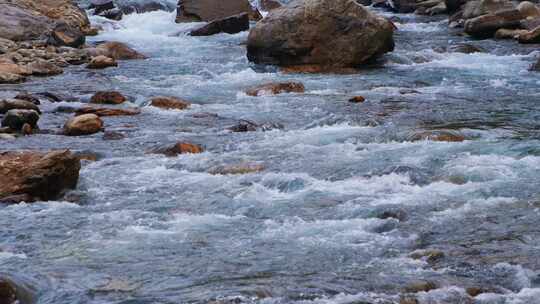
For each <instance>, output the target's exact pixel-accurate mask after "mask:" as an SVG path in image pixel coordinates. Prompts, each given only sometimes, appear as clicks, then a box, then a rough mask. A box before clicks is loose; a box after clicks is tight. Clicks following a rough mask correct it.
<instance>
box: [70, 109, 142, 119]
mask: <svg viewBox="0 0 540 304" xmlns="http://www.w3.org/2000/svg"><path fill="white" fill-rule="evenodd" d="M85 114H95V115H97V116H99V117H102V116H132V115H138V114H141V111H140V110H139V109H113V108H94V107H84V108H81V109H77V110H76V111H75V115H77V116H78V115H85Z"/></svg>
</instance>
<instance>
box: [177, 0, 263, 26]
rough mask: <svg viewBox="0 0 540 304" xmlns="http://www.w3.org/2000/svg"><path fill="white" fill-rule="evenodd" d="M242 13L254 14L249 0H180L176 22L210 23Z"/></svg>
mask: <svg viewBox="0 0 540 304" xmlns="http://www.w3.org/2000/svg"><path fill="white" fill-rule="evenodd" d="M242 13H248V14H251V13H253V11H252V7H251V4H250V3H249V1H248V0H228V1H223V0H179V1H178V8H177V15H176V22H177V23H180V22H199V21H206V22H208V21H213V20H218V19H223V18H227V17H230V16H233V15H238V14H242Z"/></svg>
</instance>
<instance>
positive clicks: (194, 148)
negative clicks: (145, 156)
mask: <svg viewBox="0 0 540 304" xmlns="http://www.w3.org/2000/svg"><path fill="white" fill-rule="evenodd" d="M202 152H204V149H203V148H202V147H201V146H199V145H196V144H192V143H188V142H178V143H176V144H174V145H172V146H166V147H159V148H156V149H153V150H151V151H150V153H153V154H163V155H165V156H169V157H172V156H176V155H178V154H196V153H202Z"/></svg>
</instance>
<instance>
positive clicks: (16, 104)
mask: <svg viewBox="0 0 540 304" xmlns="http://www.w3.org/2000/svg"><path fill="white" fill-rule="evenodd" d="M17 96H19V95H17ZM14 109H19V110H34V111H36V112H37V113H39V114H41V111H40V110H39V107H38V106H36V105H35V104H34V103H33V102H30V101H27V100H21V99H4V100H0V114H4V113H6V112H7V111H9V110H14Z"/></svg>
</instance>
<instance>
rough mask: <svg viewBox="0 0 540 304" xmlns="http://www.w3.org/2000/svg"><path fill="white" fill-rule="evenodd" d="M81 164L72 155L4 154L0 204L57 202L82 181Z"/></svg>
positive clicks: (0, 170)
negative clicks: (80, 175)
mask: <svg viewBox="0 0 540 304" xmlns="http://www.w3.org/2000/svg"><path fill="white" fill-rule="evenodd" d="M80 169H81V162H80V160H79V159H78V158H77V157H75V156H74V155H73V154H72V153H71V152H70V151H68V150H64V151H53V152H49V153H40V152H4V153H1V154H0V202H17V201H21V200H24V201H35V200H55V199H58V198H59V197H60V196H61V195H62V193H63V192H64V191H65V190H67V189H74V188H75V187H76V186H77V181H78V179H79V170H80Z"/></svg>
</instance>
